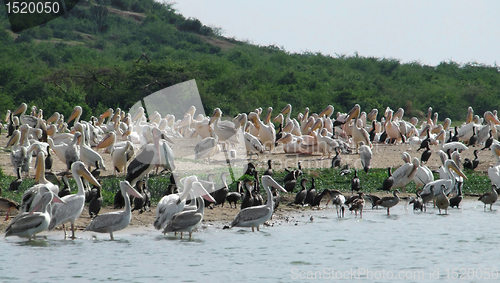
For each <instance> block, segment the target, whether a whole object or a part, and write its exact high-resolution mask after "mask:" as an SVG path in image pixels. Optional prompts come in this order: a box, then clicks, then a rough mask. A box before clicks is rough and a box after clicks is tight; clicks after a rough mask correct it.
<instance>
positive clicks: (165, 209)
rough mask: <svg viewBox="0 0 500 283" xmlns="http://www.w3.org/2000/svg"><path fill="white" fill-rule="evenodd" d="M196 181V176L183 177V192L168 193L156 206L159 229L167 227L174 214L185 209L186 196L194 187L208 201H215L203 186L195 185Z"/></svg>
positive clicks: (155, 223)
mask: <svg viewBox="0 0 500 283" xmlns="http://www.w3.org/2000/svg"><path fill="white" fill-rule="evenodd" d="M195 182H198V178H197V177H196V176H189V177H185V178H182V179H181V180H180V183H181V184H182V186H183V191H182V193H177V194H171V195H167V196H164V197H162V198H161V199H160V201H159V202H158V206H157V207H156V219H155V222H154V223H153V225H154V227H155V228H156V229H157V230H160V229H165V227H166V226H167V223H168V221H169V220H170V219H171V218H172V216H173V215H174V214H176V213H177V212H180V211H182V210H183V209H184V206H185V204H186V198H187V196H188V195H189V193H190V191H191V190H193V189H196V190H197V191H196V193H198V195H202V196H203V198H205V199H206V200H207V201H210V202H215V200H214V199H213V197H212V196H210V195H209V193H208V192H207V191H206V190H205V188H203V186H201V187H199V186H196V187H193V183H195ZM201 189H203V190H201Z"/></svg>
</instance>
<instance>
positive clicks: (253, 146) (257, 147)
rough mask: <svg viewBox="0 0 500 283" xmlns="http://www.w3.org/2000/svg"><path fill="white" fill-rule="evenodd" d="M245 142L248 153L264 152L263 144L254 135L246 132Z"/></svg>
mask: <svg viewBox="0 0 500 283" xmlns="http://www.w3.org/2000/svg"><path fill="white" fill-rule="evenodd" d="M245 142H246V143H245V145H246V147H247V150H248V151H258V152H262V150H263V148H262V144H261V143H260V141H259V139H258V138H256V137H255V136H254V135H252V134H250V133H246V132H245Z"/></svg>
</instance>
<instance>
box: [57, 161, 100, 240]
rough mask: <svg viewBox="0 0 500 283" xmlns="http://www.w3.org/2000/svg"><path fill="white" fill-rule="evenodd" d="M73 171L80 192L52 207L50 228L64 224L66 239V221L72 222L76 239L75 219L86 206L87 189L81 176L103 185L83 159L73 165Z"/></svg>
mask: <svg viewBox="0 0 500 283" xmlns="http://www.w3.org/2000/svg"><path fill="white" fill-rule="evenodd" d="M71 171H72V173H73V178H74V179H75V181H76V184H77V186H78V192H77V193H76V194H73V195H67V196H64V197H63V198H62V200H64V202H65V203H64V204H62V203H61V204H55V205H54V206H53V208H52V219H51V220H50V225H49V230H53V229H54V228H55V227H56V226H57V225H60V224H62V225H63V230H64V238H65V239H66V226H65V225H64V224H65V223H66V222H68V221H69V222H70V223H71V232H72V235H71V238H72V239H75V221H76V218H78V217H79V216H80V214H82V211H83V208H84V206H85V189H84V187H83V183H82V180H81V178H80V177H83V178H85V179H86V180H87V181H89V182H90V183H92V184H93V185H95V186H97V187H100V186H101V185H100V184H99V182H97V180H96V179H95V178H94V176H92V175H91V174H90V172H89V171H88V170H87V169H86V168H85V164H83V162H81V161H77V162H75V163H73V165H71Z"/></svg>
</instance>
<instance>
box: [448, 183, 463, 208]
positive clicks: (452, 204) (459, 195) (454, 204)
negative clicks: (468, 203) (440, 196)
mask: <svg viewBox="0 0 500 283" xmlns="http://www.w3.org/2000/svg"><path fill="white" fill-rule="evenodd" d="M463 184H464V183H463V182H458V183H457V189H458V193H457V195H456V196H454V197H452V198H450V207H451V208H453V207H456V208H459V207H458V206H459V205H460V202H462V199H463V196H462V186H463Z"/></svg>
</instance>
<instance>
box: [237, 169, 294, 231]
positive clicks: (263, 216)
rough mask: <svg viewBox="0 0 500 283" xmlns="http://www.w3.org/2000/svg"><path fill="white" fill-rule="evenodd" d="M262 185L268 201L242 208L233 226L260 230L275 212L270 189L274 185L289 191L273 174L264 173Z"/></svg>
mask: <svg viewBox="0 0 500 283" xmlns="http://www.w3.org/2000/svg"><path fill="white" fill-rule="evenodd" d="M261 181H262V186H263V187H264V189H265V190H266V193H267V203H266V204H264V205H258V206H251V207H247V208H245V209H243V210H241V211H240V212H239V213H238V215H236V217H235V218H234V220H233V222H232V223H231V227H252V231H255V229H254V228H255V227H257V231H260V230H259V226H260V225H261V224H264V222H266V221H267V220H269V219H270V218H271V216H272V215H273V212H274V202H273V194H272V193H271V190H270V189H269V186H272V187H274V188H276V189H278V190H281V191H282V192H285V193H286V192H287V191H286V190H285V189H284V188H283V187H282V186H280V185H279V184H278V183H277V182H276V181H275V180H274V179H273V178H272V177H271V176H268V175H264V176H262V178H261Z"/></svg>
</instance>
